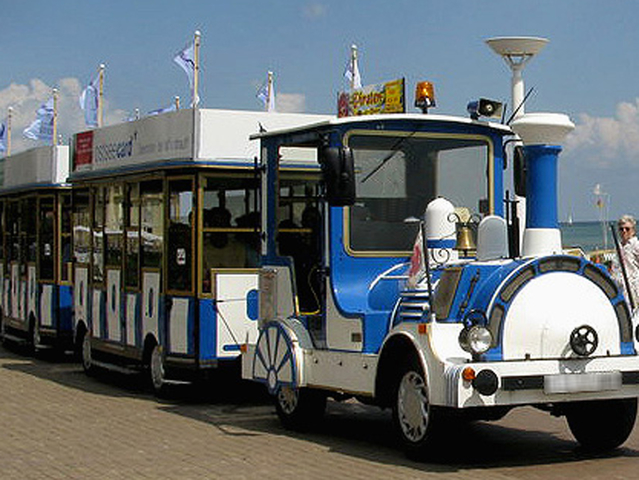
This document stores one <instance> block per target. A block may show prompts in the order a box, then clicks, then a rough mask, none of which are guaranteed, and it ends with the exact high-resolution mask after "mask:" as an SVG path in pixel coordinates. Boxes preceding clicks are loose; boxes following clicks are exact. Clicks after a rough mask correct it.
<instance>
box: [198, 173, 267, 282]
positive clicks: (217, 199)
mask: <svg viewBox="0 0 639 480" xmlns="http://www.w3.org/2000/svg"><path fill="white" fill-rule="evenodd" d="M257 185H258V183H257V180H256V178H255V177H254V176H253V175H244V176H241V175H233V176H224V177H215V178H213V177H208V178H205V179H204V191H203V205H202V225H203V230H202V231H203V233H202V244H203V254H202V256H203V258H202V262H201V265H202V269H203V272H202V278H203V285H202V288H203V290H204V291H207V292H208V291H210V288H211V269H216V268H254V267H257V266H258V262H259V255H260V234H259V232H260V213H259V208H258V205H257V196H256V195H257Z"/></svg>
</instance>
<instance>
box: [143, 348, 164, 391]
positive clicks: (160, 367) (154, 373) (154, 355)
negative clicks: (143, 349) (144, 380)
mask: <svg viewBox="0 0 639 480" xmlns="http://www.w3.org/2000/svg"><path fill="white" fill-rule="evenodd" d="M147 369H148V372H149V384H150V385H151V388H152V389H153V392H154V393H155V395H156V396H157V397H164V396H165V395H166V394H167V383H166V366H165V364H164V349H163V348H162V346H161V345H158V344H157V343H156V344H155V345H154V346H153V349H152V350H151V354H150V356H149V364H148V365H147Z"/></svg>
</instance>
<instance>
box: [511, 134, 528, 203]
mask: <svg viewBox="0 0 639 480" xmlns="http://www.w3.org/2000/svg"><path fill="white" fill-rule="evenodd" d="M513 177H514V178H513V181H514V183H515V193H516V194H517V195H519V196H520V197H525V196H526V157H525V156H524V149H523V147H522V146H517V147H515V150H514V152H513Z"/></svg>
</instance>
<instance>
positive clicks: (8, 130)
mask: <svg viewBox="0 0 639 480" xmlns="http://www.w3.org/2000/svg"><path fill="white" fill-rule="evenodd" d="M12 116H13V107H9V113H8V114H7V157H8V156H9V155H11V117H12Z"/></svg>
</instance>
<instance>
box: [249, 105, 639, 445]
mask: <svg viewBox="0 0 639 480" xmlns="http://www.w3.org/2000/svg"><path fill="white" fill-rule="evenodd" d="M511 127H512V128H511ZM572 128H573V125H572V123H571V122H570V120H569V119H568V118H567V117H566V116H564V115H558V114H538V115H536V114H526V115H522V116H521V117H519V118H517V119H516V120H515V121H514V122H513V123H512V125H511V126H506V125H503V124H501V123H492V122H487V121H483V120H478V119H476V118H475V119H471V118H459V117H449V116H440V115H431V114H428V115H425V114H397V115H371V116H368V117H367V116H361V117H348V118H340V119H333V120H327V121H325V122H323V123H321V124H316V125H312V126H308V127H303V128H295V129H288V130H286V129H285V130H282V131H278V132H266V133H262V134H259V135H258V136H257V137H256V138H259V139H260V141H261V145H262V152H263V154H264V155H263V157H262V165H263V167H264V168H265V172H266V173H265V176H264V177H263V179H262V184H263V191H264V193H265V194H266V201H265V213H264V215H265V222H264V225H265V228H266V232H265V233H266V236H265V238H264V245H263V251H264V253H265V256H264V259H263V266H262V268H261V270H260V277H259V324H260V333H259V337H258V339H257V342H247V345H246V346H245V354H244V356H243V377H244V378H247V379H252V380H255V381H258V382H262V383H264V384H265V385H266V387H267V388H268V390H269V391H270V392H271V393H272V394H273V395H274V397H275V402H276V407H277V413H278V415H279V417H280V419H281V420H282V422H283V423H284V424H285V425H286V426H288V427H291V428H297V429H300V428H308V427H309V426H310V425H312V424H313V422H316V421H317V419H318V418H319V417H320V416H321V414H322V412H323V411H324V408H325V405H326V399H327V397H333V398H335V399H344V398H348V397H356V398H359V399H361V400H362V401H364V402H366V403H373V404H376V405H379V406H381V407H388V408H391V409H392V410H393V417H394V423H395V426H396V430H397V432H398V435H399V437H400V438H401V442H402V444H403V445H404V447H405V449H406V450H407V452H409V453H410V454H423V453H424V452H425V451H427V450H428V448H429V446H430V445H432V444H433V438H434V435H435V434H436V432H437V427H438V426H441V425H444V426H446V425H449V424H448V423H447V422H448V421H449V420H450V419H451V418H460V417H464V418H475V419H495V418H499V417H500V416H503V415H504V414H506V412H507V411H508V410H510V409H511V408H513V407H516V406H522V405H533V406H536V407H539V408H542V409H545V410H548V411H550V412H552V413H553V414H556V415H565V416H566V417H567V420H568V423H569V426H570V428H571V430H572V432H573V433H574V435H575V437H576V438H577V440H578V441H579V442H580V443H581V444H582V445H584V446H585V447H587V448H591V449H594V450H604V449H608V448H614V447H615V446H617V445H619V444H621V443H622V442H623V441H625V439H626V438H627V436H628V435H629V433H630V431H631V429H632V427H633V425H634V421H635V416H636V405H637V401H636V397H637V396H638V395H639V358H638V356H637V346H638V343H637V330H636V325H635V322H634V321H633V320H631V316H630V313H629V310H628V307H627V304H626V302H625V300H624V298H623V295H622V293H621V291H620V290H619V289H618V288H617V286H616V285H615V284H614V282H613V281H612V280H611V278H610V277H609V275H608V274H607V272H606V271H604V270H602V269H601V268H600V267H598V266H596V265H595V264H592V263H590V262H589V261H587V260H586V259H584V258H580V257H572V256H568V255H564V254H563V252H562V247H561V235H560V232H559V229H558V222H557V184H556V178H557V159H558V154H559V151H560V150H561V147H560V146H559V145H560V144H561V142H562V141H563V138H564V136H565V135H566V134H567V133H568V132H569V131H570V130H571V129H572ZM515 134H518V136H515ZM510 140H518V141H520V142H521V141H522V140H523V146H520V147H518V148H517V149H516V150H515V153H516V154H515V155H514V156H515V157H516V158H515V160H516V161H514V162H510V163H509V165H510V166H509V168H508V169H507V170H505V169H506V167H507V166H508V161H507V158H506V154H505V145H506V143H507V142H509V141H510ZM291 147H295V148H298V149H307V150H309V151H312V152H314V153H315V154H316V158H317V162H318V165H319V166H320V167H321V169H322V174H323V186H324V190H322V191H320V196H319V197H318V198H316V199H314V201H315V202H316V203H317V204H318V206H319V213H320V220H319V221H318V223H317V228H316V230H314V242H315V248H314V250H313V257H312V258H308V257H309V256H308V255H307V256H306V257H303V256H296V255H295V254H290V253H289V252H288V250H287V249H285V248H284V246H283V245H282V243H281V239H280V235H279V232H278V226H279V225H280V224H281V221H282V219H283V217H282V212H283V211H284V209H283V206H284V205H285V200H286V199H285V198H284V197H283V196H282V193H281V191H279V190H278V189H277V188H276V187H275V186H276V185H277V184H278V181H279V180H280V179H281V178H283V177H282V174H281V172H280V170H279V167H278V159H279V157H280V152H281V151H282V150H283V149H288V148H291ZM513 164H514V166H513ZM524 165H525V169H524ZM504 172H507V173H509V174H510V173H514V174H515V175H514V177H516V179H517V181H516V185H515V187H516V188H517V191H518V192H519V193H521V194H524V195H525V197H526V202H527V206H528V208H527V211H526V229H525V230H524V232H523V242H520V234H519V232H518V231H517V225H518V221H517V218H516V214H515V213H514V212H515V210H516V209H514V208H512V209H511V208H507V207H508V205H509V203H508V201H507V200H508V199H509V198H510V195H507V192H506V188H507V187H506V185H511V186H510V187H508V188H513V186H512V182H513V181H512V179H511V178H506V176H505V173H504ZM521 180H523V182H521ZM511 212H513V215H515V216H513V215H511ZM521 220H522V221H523V219H521ZM469 232H474V233H476V235H477V242H476V245H475V244H474V242H468V241H467V238H468V237H467V234H468V233H469ZM462 240H463V241H462ZM308 252H309V253H310V250H309V251H308ZM309 264H311V266H310V267H309V266H308V265H309ZM420 264H421V267H420ZM303 282H306V283H305V284H304V285H303V284H302V283H303ZM309 287H310V290H311V291H312V294H311V295H310V296H309V298H311V299H312V300H313V301H314V302H315V303H314V304H313V305H312V308H310V309H305V308H303V303H304V302H305V301H306V300H304V298H303V297H304V296H305V295H306V293H305V292H306V291H307V290H308V289H309Z"/></svg>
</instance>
